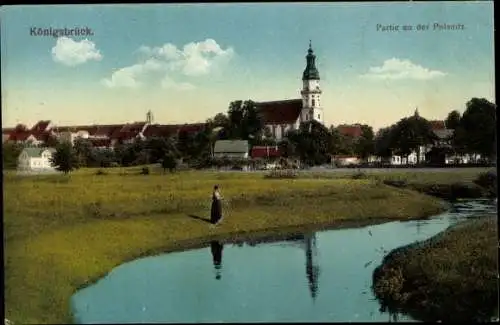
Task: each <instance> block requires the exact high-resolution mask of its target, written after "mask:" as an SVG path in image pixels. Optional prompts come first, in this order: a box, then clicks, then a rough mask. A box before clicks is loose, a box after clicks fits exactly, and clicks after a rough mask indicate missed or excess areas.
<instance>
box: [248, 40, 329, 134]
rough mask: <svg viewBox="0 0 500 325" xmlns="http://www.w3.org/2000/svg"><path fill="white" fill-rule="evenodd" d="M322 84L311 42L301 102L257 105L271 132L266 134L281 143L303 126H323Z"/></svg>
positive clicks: (304, 73) (266, 126)
mask: <svg viewBox="0 0 500 325" xmlns="http://www.w3.org/2000/svg"><path fill="white" fill-rule="evenodd" d="M319 81H320V76H319V72H318V69H317V67H316V55H314V51H313V49H312V45H311V42H309V49H308V51H307V55H306V67H305V69H304V72H303V73H302V90H301V92H300V94H301V98H298V99H287V100H277V101H267V102H257V103H256V106H257V110H258V111H259V113H260V114H261V116H262V118H263V121H264V125H265V128H266V129H267V132H266V133H268V134H269V135H271V137H272V138H274V139H276V140H277V141H279V140H281V139H283V138H284V137H286V133H287V132H289V131H291V130H297V129H298V128H299V127H300V124H301V123H303V122H308V121H312V120H314V121H317V122H319V123H322V124H323V123H324V116H323V108H322V105H321V94H322V91H321V88H320V84H319Z"/></svg>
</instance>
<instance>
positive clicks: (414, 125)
mask: <svg viewBox="0 0 500 325" xmlns="http://www.w3.org/2000/svg"><path fill="white" fill-rule="evenodd" d="M392 132H393V137H392V141H391V142H392V147H393V149H394V151H395V153H397V154H399V155H401V156H403V157H405V158H408V156H409V155H410V154H411V153H412V152H414V151H415V152H417V163H420V150H419V149H420V147H422V146H425V145H429V144H432V143H433V142H434V141H436V139H437V138H436V136H435V134H434V132H433V131H432V128H431V125H430V123H429V121H427V120H426V119H424V118H422V117H420V116H418V114H415V115H414V116H411V117H406V118H403V119H401V120H399V122H398V123H396V125H395V126H394V128H393V129H392Z"/></svg>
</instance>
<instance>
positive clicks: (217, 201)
mask: <svg viewBox="0 0 500 325" xmlns="http://www.w3.org/2000/svg"><path fill="white" fill-rule="evenodd" d="M221 200H222V197H221V195H220V192H219V186H217V185H215V186H214V191H213V192H212V209H211V211H210V221H211V222H212V224H216V223H218V222H219V221H220V220H221V218H222V203H221Z"/></svg>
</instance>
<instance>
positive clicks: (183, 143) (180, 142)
mask: <svg viewBox="0 0 500 325" xmlns="http://www.w3.org/2000/svg"><path fill="white" fill-rule="evenodd" d="M176 147H177V149H178V150H179V153H180V155H181V156H182V157H183V158H188V159H189V158H191V157H192V156H195V155H196V150H195V149H196V143H195V136H194V135H193V134H191V133H189V132H187V131H186V130H181V131H179V134H178V135H177V145H176Z"/></svg>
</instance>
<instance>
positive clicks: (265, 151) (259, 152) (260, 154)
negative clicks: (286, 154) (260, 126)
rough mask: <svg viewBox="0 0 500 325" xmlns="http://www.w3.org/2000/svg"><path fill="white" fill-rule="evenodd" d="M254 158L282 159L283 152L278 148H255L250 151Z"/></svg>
mask: <svg viewBox="0 0 500 325" xmlns="http://www.w3.org/2000/svg"><path fill="white" fill-rule="evenodd" d="M250 157H252V158H265V157H273V158H275V157H281V152H280V150H279V148H277V147H276V146H254V147H252V150H251V151H250Z"/></svg>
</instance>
